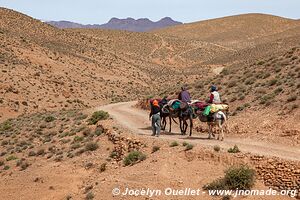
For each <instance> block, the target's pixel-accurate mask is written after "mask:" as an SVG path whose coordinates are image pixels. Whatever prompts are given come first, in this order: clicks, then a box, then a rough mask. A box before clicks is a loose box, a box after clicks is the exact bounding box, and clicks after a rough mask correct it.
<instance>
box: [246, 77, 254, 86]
mask: <svg viewBox="0 0 300 200" xmlns="http://www.w3.org/2000/svg"><path fill="white" fill-rule="evenodd" d="M253 83H255V79H254V78H249V79H247V80H246V81H245V84H246V85H252V84H253Z"/></svg>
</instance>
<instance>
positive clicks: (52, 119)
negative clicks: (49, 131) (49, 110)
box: [44, 115, 56, 122]
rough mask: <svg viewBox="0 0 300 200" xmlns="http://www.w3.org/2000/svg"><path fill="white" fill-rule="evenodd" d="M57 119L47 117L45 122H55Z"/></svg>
mask: <svg viewBox="0 0 300 200" xmlns="http://www.w3.org/2000/svg"><path fill="white" fill-rule="evenodd" d="M55 119H56V118H55V117H54V116H52V115H49V116H47V117H45V119H44V120H45V122H53V121H54V120H55Z"/></svg>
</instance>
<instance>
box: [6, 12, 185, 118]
mask: <svg viewBox="0 0 300 200" xmlns="http://www.w3.org/2000/svg"><path fill="white" fill-rule="evenodd" d="M0 14H1V17H0V37H1V41H2V43H1V49H0V50H1V87H0V88H1V94H2V95H1V110H2V112H1V115H2V117H3V116H4V115H5V116H12V115H16V114H19V113H24V112H32V111H38V110H47V109H61V108H70V107H86V106H88V105H91V104H93V103H92V102H94V103H95V104H101V103H105V102H111V101H112V102H114V101H121V100H125V99H127V100H130V99H136V98H138V97H139V96H140V94H141V93H142V91H143V93H145V95H147V93H148V92H147V90H148V91H151V90H153V88H151V87H150V84H151V83H152V82H153V81H157V83H159V82H166V83H168V82H169V81H166V78H167V76H163V77H161V76H162V74H161V73H158V72H161V71H165V70H167V71H166V73H165V74H172V75H176V74H178V75H179V76H181V75H180V74H181V73H180V72H177V71H178V70H173V69H170V68H165V67H163V66H161V65H157V64H153V63H146V62H144V61H143V60H142V61H138V60H135V59H136V58H129V57H127V56H126V55H127V54H126V55H121V54H116V52H115V51H111V50H110V49H106V48H105V46H104V45H106V46H110V43H111V42H110V40H109V39H101V38H100V39H99V38H96V39H95V38H93V37H90V36H87V35H86V34H81V33H78V32H72V31H65V30H60V29H57V28H54V27H52V26H50V25H47V24H45V23H42V22H40V21H39V20H35V19H33V18H31V17H28V16H26V15H23V14H21V13H18V12H15V11H12V10H8V9H4V8H1V9H0ZM107 37H109V35H107ZM143 37H144V36H143V35H142V36H141V39H140V40H139V41H140V42H141V43H143V42H144V39H143ZM149 40H150V39H149ZM103 41H104V42H103ZM144 45H145V44H144ZM136 46H139V45H138V44H137V45H136ZM140 56H142V55H140ZM168 84H169V83H168ZM125 88H126V89H125ZM156 89H157V88H156ZM154 90H155V89H154ZM139 91H140V92H139Z"/></svg>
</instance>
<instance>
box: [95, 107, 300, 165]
mask: <svg viewBox="0 0 300 200" xmlns="http://www.w3.org/2000/svg"><path fill="white" fill-rule="evenodd" d="M136 103H137V102H135V101H132V102H122V103H116V104H109V105H105V106H100V107H97V108H96V110H104V111H106V112H109V114H110V115H111V116H112V117H113V118H114V119H115V120H116V121H117V122H118V123H119V124H120V125H121V126H122V127H123V128H125V129H127V130H128V131H130V132H132V133H134V134H141V135H145V136H147V137H152V136H150V135H151V127H150V121H149V113H147V112H146V111H144V110H140V109H137V108H135V107H133V106H134V105H135V104H136ZM173 124H174V123H173ZM203 125H205V124H203ZM177 126H178V125H173V128H172V129H173V130H172V132H173V133H168V132H162V134H161V136H160V137H159V138H158V139H165V140H171V141H174V140H177V141H181V142H182V141H187V142H190V143H193V144H198V145H203V146H210V147H211V146H214V145H219V146H220V147H221V148H224V149H228V148H230V147H233V146H234V145H235V144H236V145H237V146H238V147H239V149H240V150H241V151H242V152H250V153H255V154H259V155H266V156H277V157H280V158H284V159H289V160H300V149H299V148H296V147H289V146H282V145H278V144H271V143H265V142H261V141H254V140H249V139H245V138H231V137H229V136H226V135H225V140H224V141H218V140H214V139H211V140H208V139H207V134H200V133H197V132H196V131H194V132H193V136H192V137H189V136H186V135H185V136H183V135H180V134H179V133H180V131H179V129H178V127H177Z"/></svg>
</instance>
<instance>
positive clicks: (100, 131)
mask: <svg viewBox="0 0 300 200" xmlns="http://www.w3.org/2000/svg"><path fill="white" fill-rule="evenodd" d="M102 133H103V129H102V128H100V127H97V128H96V129H95V132H94V134H95V135H96V136H100V135H101V134H102Z"/></svg>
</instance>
